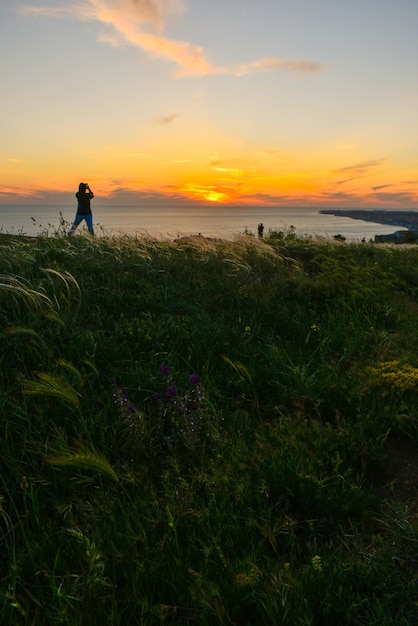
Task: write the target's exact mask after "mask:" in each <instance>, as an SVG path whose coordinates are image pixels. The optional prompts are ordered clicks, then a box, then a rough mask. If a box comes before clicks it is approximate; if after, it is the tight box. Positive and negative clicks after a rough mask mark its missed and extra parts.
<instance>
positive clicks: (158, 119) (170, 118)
mask: <svg viewBox="0 0 418 626" xmlns="http://www.w3.org/2000/svg"><path fill="white" fill-rule="evenodd" d="M177 117H178V115H177V113H173V114H172V115H165V116H163V117H156V118H155V119H154V124H161V125H163V126H165V125H166V124H171V123H172V122H174V120H175V119H176V118H177Z"/></svg>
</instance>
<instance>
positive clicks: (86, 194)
mask: <svg viewBox="0 0 418 626" xmlns="http://www.w3.org/2000/svg"><path fill="white" fill-rule="evenodd" d="M75 197H76V198H77V200H78V207H77V213H76V215H75V218H74V222H73V225H72V226H71V228H70V230H69V233H68V235H72V234H73V233H74V232H75V229H76V228H77V226H78V225H79V224H80V222H82V221H83V220H86V224H87V228H88V229H89V233H90V234H91V235H94V228H93V215H92V213H91V207H90V200H91V199H92V198H94V193H93V192H92V190H91V189H90V187H89V184H88V183H80V184H79V186H78V191H77V193H76V194H75Z"/></svg>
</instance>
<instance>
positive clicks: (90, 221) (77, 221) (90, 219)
mask: <svg viewBox="0 0 418 626" xmlns="http://www.w3.org/2000/svg"><path fill="white" fill-rule="evenodd" d="M83 220H86V224H87V228H88V229H89V233H90V234H91V235H94V228H93V216H92V214H91V213H90V215H80V214H79V213H76V216H75V218H74V222H73V225H72V226H71V228H70V230H69V232H68V234H69V235H72V234H73V233H74V231H75V229H76V228H77V226H78V225H79V224H80V222H82V221H83Z"/></svg>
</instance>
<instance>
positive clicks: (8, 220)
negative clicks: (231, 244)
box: [0, 204, 404, 241]
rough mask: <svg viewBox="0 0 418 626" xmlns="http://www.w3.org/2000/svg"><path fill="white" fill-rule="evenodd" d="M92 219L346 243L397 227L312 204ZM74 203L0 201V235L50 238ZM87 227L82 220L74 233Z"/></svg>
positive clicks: (128, 211)
mask: <svg viewBox="0 0 418 626" xmlns="http://www.w3.org/2000/svg"><path fill="white" fill-rule="evenodd" d="M92 210H93V223H94V227H95V232H96V235H98V236H116V235H121V234H122V235H131V236H139V237H141V236H146V237H150V238H155V239H161V240H163V239H177V238H179V237H185V236H189V235H202V236H204V237H211V238H222V239H233V238H234V237H235V236H237V235H241V234H244V233H251V234H255V235H256V234H257V228H258V225H259V224H260V223H262V224H263V226H264V235H267V234H268V232H269V230H274V231H282V232H284V233H288V232H290V231H293V232H294V233H295V234H296V235H297V236H300V237H305V236H307V237H313V238H315V237H325V238H332V237H335V236H341V237H344V238H345V239H346V240H347V241H363V240H366V241H369V240H370V239H374V236H375V235H385V234H390V233H393V232H394V231H396V230H404V229H402V228H401V227H399V226H396V225H393V226H390V225H387V224H386V225H383V224H377V223H374V222H366V221H363V220H358V219H352V218H349V217H343V216H336V215H329V214H322V213H320V209H318V208H313V207H281V206H280V207H279V206H276V207H275V206H251V207H248V206H229V207H228V206H177V207H161V206H157V207H156V206H148V207H147V206H140V207H134V206H101V205H100V204H95V205H94V208H93V209H92ZM73 219H74V207H69V206H39V205H33V206H23V205H19V206H18V205H0V233H6V234H14V235H26V236H54V235H55V234H57V233H58V232H60V233H63V232H66V230H67V229H68V228H69V226H70V224H71V222H72V220H73ZM85 231H86V228H85V225H84V222H82V224H81V225H80V226H79V227H78V232H80V233H84V232H85Z"/></svg>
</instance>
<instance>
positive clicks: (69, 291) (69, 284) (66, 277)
mask: <svg viewBox="0 0 418 626" xmlns="http://www.w3.org/2000/svg"><path fill="white" fill-rule="evenodd" d="M43 271H44V272H45V273H46V274H47V275H48V277H49V278H50V280H51V284H52V285H54V282H53V277H56V278H59V279H60V281H61V282H62V284H63V286H64V287H65V293H63V292H62V291H60V292H59V296H57V295H56V294H55V293H54V301H55V304H56V308H57V311H59V310H60V300H63V301H64V303H65V306H66V309H67V311H68V312H70V311H71V312H72V314H73V315H76V314H77V310H78V309H79V306H80V299H81V291H80V286H79V284H78V283H77V281H76V280H75V278H74V276H72V274H70V273H69V272H58V271H57V270H54V269H52V268H44V269H43ZM74 291H75V293H76V297H75V298H74V295H73V292H74ZM74 304H75V306H74Z"/></svg>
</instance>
